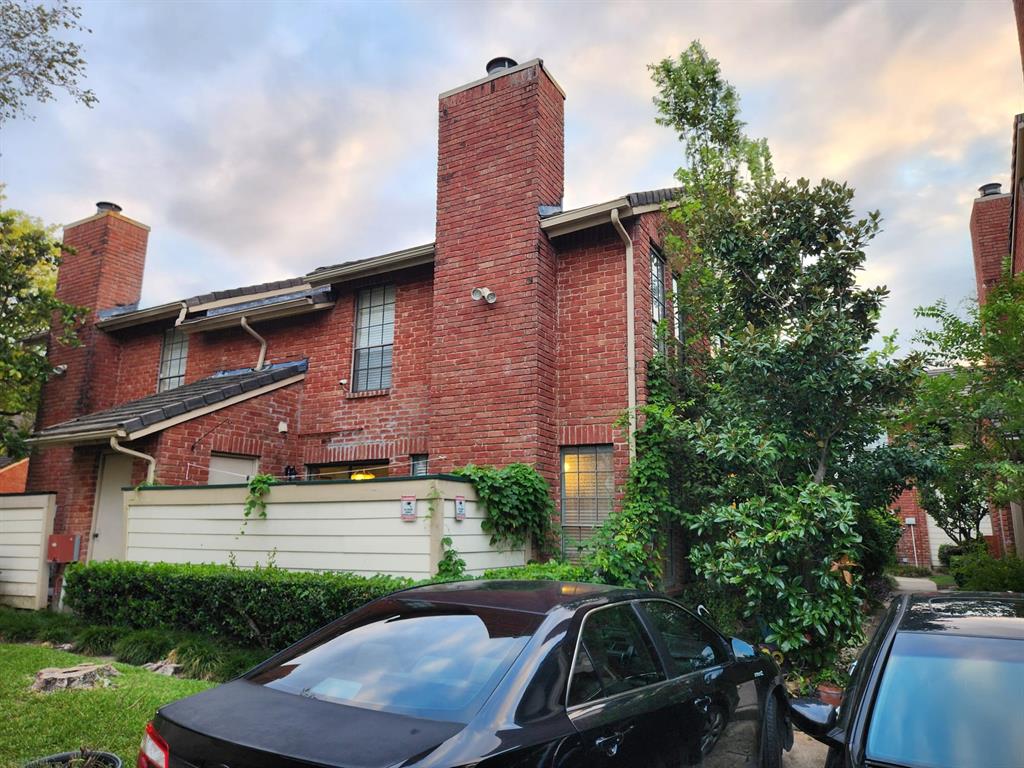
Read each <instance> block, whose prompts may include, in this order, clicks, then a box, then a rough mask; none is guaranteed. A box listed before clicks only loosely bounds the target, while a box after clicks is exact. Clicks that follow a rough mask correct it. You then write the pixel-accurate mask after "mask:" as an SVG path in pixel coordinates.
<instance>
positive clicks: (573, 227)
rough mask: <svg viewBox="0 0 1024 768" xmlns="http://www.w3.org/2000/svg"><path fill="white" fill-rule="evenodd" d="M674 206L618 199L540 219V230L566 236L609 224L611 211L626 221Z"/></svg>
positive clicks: (667, 203) (670, 202)
mask: <svg viewBox="0 0 1024 768" xmlns="http://www.w3.org/2000/svg"><path fill="white" fill-rule="evenodd" d="M676 205H678V203H677V202H675V201H668V202H665V203H652V204H649V205H637V206H632V205H630V204H629V199H628V198H625V197H620V198H618V199H616V200H609V201H608V202H606V203H598V204H597V205H588V206H586V207H584V208H575V209H573V210H571V211H566V212H565V213H556V214H555V215H554V216H548V217H547V218H546V219H541V222H540V228H541V229H542V230H544V231H545V232H546V233H547V234H548V237H560V236H561V235H568V234H571V233H573V232H579V231H580V230H583V229H590V228H592V227H599V226H602V225H604V224H609V223H610V222H611V213H612V211H613V210H617V211H618V212H619V218H620V219H628V218H630V217H632V216H639V215H640V214H643V213H651V212H653V211H660V210H662V209H663V208H665V207H668V208H673V207H675V206H676Z"/></svg>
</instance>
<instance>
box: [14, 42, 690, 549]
mask: <svg viewBox="0 0 1024 768" xmlns="http://www.w3.org/2000/svg"><path fill="white" fill-rule="evenodd" d="M564 99H565V95H564V93H563V91H562V90H561V88H560V87H559V85H558V84H557V83H556V82H555V80H554V79H553V78H552V76H551V74H550V73H549V72H548V71H547V70H546V69H545V67H544V65H543V63H542V62H541V61H540V60H533V61H529V62H527V63H525V64H521V65H516V64H514V63H512V64H511V65H509V64H508V62H507V61H506V62H504V65H501V64H499V65H498V67H497V68H495V67H491V66H489V67H488V74H487V76H486V77H484V78H482V79H480V80H477V81H475V82H472V83H469V84H467V85H464V86H461V87H458V88H455V89H453V90H450V91H447V92H445V93H442V94H441V95H440V99H439V104H438V121H439V146H438V172H437V219H436V239H435V241H434V242H433V243H426V244H422V245H416V246H414V247H410V248H407V249H404V250H402V251H398V252H394V253H387V254H383V255H379V256H371V257H370V258H364V259H361V260H358V261H348V262H344V263H340V264H337V265H334V266H326V267H321V268H319V269H316V270H314V271H313V272H311V273H309V274H306V275H301V276H296V277H295V278H294V279H291V280H285V281H280V282H276V283H269V284H263V285H257V286H248V287H244V288H238V289H234V290H227V291H218V292H213V293H209V294H206V295H203V296H196V297H192V298H187V299H183V300H181V301H175V302H170V303H167V304H163V305H160V306H154V307H147V308H139V306H138V303H139V298H140V291H141V286H142V280H143V272H144V266H145V260H146V245H147V239H148V236H149V227H147V226H146V225H145V224H142V223H140V222H137V221H134V220H133V219H131V218H129V217H128V216H126V215H124V214H123V213H122V212H121V209H120V208H119V207H118V206H116V205H114V204H110V203H100V204H98V208H97V211H96V213H95V214H94V215H92V216H89V217H88V218H85V219H82V220H81V221H77V222H75V223H73V224H70V225H68V226H67V227H66V228H65V230H64V241H65V243H67V244H68V245H70V246H73V247H74V249H75V252H74V253H73V254H71V255H68V256H67V257H66V258H65V260H64V263H63V264H62V266H61V269H60V273H59V277H58V283H57V294H58V296H59V297H60V298H61V299H62V300H64V301H67V302H70V303H72V304H77V305H81V306H85V307H88V308H89V310H90V312H91V315H90V319H89V320H88V322H87V323H86V326H85V328H84V330H83V332H82V334H81V338H82V344H81V346H79V347H75V348H68V347H65V346H61V345H59V344H58V343H57V342H56V341H54V340H53V339H52V338H51V339H50V342H49V344H50V346H49V356H50V359H51V361H52V363H53V365H54V367H55V371H57V372H58V374H57V375H55V376H54V377H52V378H51V380H50V381H49V382H48V383H47V385H46V387H45V390H44V392H43V398H42V405H41V408H40V410H39V414H38V420H37V432H36V434H35V436H34V450H33V455H32V458H31V463H30V468H29V477H28V489H29V490H30V491H54V492H56V494H57V512H56V518H55V532H57V533H74V534H79V535H81V537H82V548H81V556H82V558H83V559H85V558H89V557H95V558H106V557H117V556H118V552H120V551H122V550H123V546H124V541H123V537H124V532H123V526H121V525H120V522H119V521H120V516H121V515H122V512H121V509H122V507H121V500H120V489H121V488H122V487H123V486H128V485H134V484H137V483H139V482H140V481H142V480H144V479H146V477H147V475H148V476H150V477H153V478H155V479H156V481H158V482H159V483H162V484H174V485H196V484H208V483H210V484H212V483H221V482H242V481H244V480H245V478H246V476H249V475H252V474H253V473H255V472H257V471H259V472H265V473H270V474H274V475H278V476H284V477H295V478H298V479H303V478H310V479H315V478H321V479H322V478H328V479H347V478H352V477H353V476H354V475H356V476H357V477H370V476H375V477H379V476H383V475H390V476H396V475H417V474H426V473H443V472H447V471H449V470H451V469H452V468H455V467H458V466H461V465H465V464H468V463H470V462H473V463H477V464H484V463H486V464H496V465H502V464H506V463H509V462H516V461H521V462H527V463H530V464H533V465H536V467H537V468H538V469H539V470H540V472H541V473H543V475H544V476H545V477H546V478H547V479H548V480H549V481H550V483H551V485H552V489H553V493H554V495H555V497H556V502H557V507H558V511H559V515H560V524H561V530H562V537H563V542H564V546H565V548H566V549H567V550H570V551H571V550H572V548H573V543H574V542H576V541H578V540H579V539H582V538H586V537H587V536H588V535H589V533H590V531H591V530H592V529H593V527H594V526H595V525H597V524H599V523H600V522H601V520H602V519H604V517H606V516H607V514H608V513H609V512H610V511H611V510H612V509H613V508H614V506H615V504H616V501H617V493H618V490H617V489H619V488H620V486H621V484H622V483H623V481H624V480H625V477H626V470H627V467H628V464H629V459H630V451H631V436H630V434H629V431H630V430H629V428H626V429H622V428H620V427H617V426H616V422H617V421H618V419H619V418H620V417H621V415H622V414H623V412H625V411H626V410H627V409H628V408H629V407H630V406H634V405H637V404H641V405H642V404H643V403H644V401H645V366H646V361H648V360H649V358H650V357H651V355H652V352H653V347H654V328H655V327H656V324H657V323H658V321H659V320H661V319H662V318H667V319H668V322H669V324H670V325H671V323H672V322H673V315H674V313H673V312H671V311H669V309H668V308H669V306H670V303H669V302H670V298H671V296H670V291H669V288H670V286H671V280H672V275H671V273H670V271H669V270H668V268H667V266H666V263H665V260H664V259H663V258H662V256H661V255H660V253H659V251H658V242H659V238H660V234H659V229H660V225H661V223H662V213H661V210H662V206H663V204H664V203H666V201H670V200H671V197H672V190H658V191H654V192H644V193H638V194H629V195H624V196H623V197H621V198H618V199H615V200H610V201H607V202H603V203H599V204H595V205H589V206H586V207H583V208H578V209H575V210H562V207H561V203H562V197H563V167H564V163H563V143H564V142H563V104H564Z"/></svg>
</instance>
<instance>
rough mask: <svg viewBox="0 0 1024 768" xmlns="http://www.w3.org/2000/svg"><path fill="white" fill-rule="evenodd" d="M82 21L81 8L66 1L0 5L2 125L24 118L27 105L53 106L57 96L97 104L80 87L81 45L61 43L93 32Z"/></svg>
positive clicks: (2, 1)
mask: <svg viewBox="0 0 1024 768" xmlns="http://www.w3.org/2000/svg"><path fill="white" fill-rule="evenodd" d="M81 18H82V10H81V8H79V7H78V6H76V5H72V4H71V3H69V2H67V0H55V1H54V2H50V3H37V4H33V3H31V2H26V1H25V0H0V125H3V124H4V123H5V122H7V121H8V120H12V119H14V118H16V117H20V116H23V115H26V114H28V102H29V101H38V102H40V103H43V102H47V101H52V100H53V99H55V98H56V93H55V92H56V91H66V92H67V93H68V94H70V95H71V97H72V98H74V99H75V101H78V102H81V103H82V104H85V105H86V106H87V107H91V106H92V105H93V104H95V103H96V101H97V99H96V94H94V93H93V92H92V91H91V90H88V89H83V88H82V87H81V85H80V81H81V79H82V77H83V76H84V75H85V59H84V58H83V55H82V53H83V51H82V46H81V44H80V43H77V42H75V41H74V40H67V39H64V36H65V35H69V34H71V35H73V34H77V33H81V32H85V33H88V32H91V30H89V29H88V28H87V27H85V26H84V25H83V24H82V23H81Z"/></svg>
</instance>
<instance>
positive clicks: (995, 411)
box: [904, 263, 1024, 542]
mask: <svg viewBox="0 0 1024 768" xmlns="http://www.w3.org/2000/svg"><path fill="white" fill-rule="evenodd" d="M917 315H918V316H919V317H921V318H924V319H927V320H930V321H932V322H933V323H934V327H933V328H932V329H931V330H928V331H924V332H922V333H921V334H919V335H918V341H919V342H920V343H921V345H922V346H923V348H924V350H925V354H926V357H927V360H928V362H929V363H930V364H931V365H932V366H935V367H936V369H937V370H935V371H932V372H931V374H930V375H927V376H922V377H921V380H920V382H919V386H918V389H917V392H916V397H915V398H914V400H913V401H912V403H911V404H910V406H909V407H908V409H907V411H906V413H905V415H904V418H905V420H906V423H907V424H908V425H910V429H909V431H908V435H907V439H911V440H917V441H919V442H921V443H922V444H928V443H931V444H934V445H937V446H938V447H939V449H940V450H941V451H942V456H943V461H942V463H941V464H942V465H941V469H940V471H939V472H938V473H937V475H936V477H935V478H934V479H933V480H932V481H930V482H926V483H923V484H922V488H921V491H922V501H923V502H924V503H925V505H926V506H925V508H926V509H927V511H928V512H929V514H931V515H932V516H933V517H934V518H935V519H936V522H938V524H939V526H940V527H941V528H942V529H943V530H945V531H946V533H947V534H948V535H949V536H950V538H952V539H953V540H954V541H957V542H961V541H963V540H966V539H971V538H978V537H979V536H980V533H979V525H980V522H981V518H982V517H983V516H984V514H985V513H986V512H987V510H988V501H989V500H991V501H992V502H994V503H996V504H1008V503H1016V504H1024V275H1020V274H1018V275H1016V276H1014V275H1012V274H1011V271H1010V267H1009V263H1007V264H1006V266H1005V268H1004V272H1003V277H1002V280H1001V281H1000V282H998V283H996V284H995V285H994V286H992V288H991V289H990V290H989V293H988V295H987V297H986V301H985V303H984V304H978V303H977V302H975V303H972V304H971V305H969V306H968V307H967V311H966V313H965V314H964V315H961V314H959V313H957V312H955V311H954V310H952V309H950V307H949V306H948V305H947V304H945V303H943V302H938V303H936V304H933V305H932V306H929V307H923V308H920V309H918V311H917Z"/></svg>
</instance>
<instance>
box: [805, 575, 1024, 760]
mask: <svg viewBox="0 0 1024 768" xmlns="http://www.w3.org/2000/svg"><path fill="white" fill-rule="evenodd" d="M792 718H793V723H794V725H796V726H797V727H798V728H800V729H801V730H803V731H806V732H807V733H808V734H810V735H811V736H813V737H814V738H816V739H818V740H819V741H822V742H824V743H825V744H827V745H829V747H830V749H829V754H828V760H827V762H826V765H827V766H828V768H854V767H856V768H862V767H864V768H890V766H901V767H902V766H913V768H1024V595H1015V594H1012V593H1009V592H1007V593H1000V594H980V593H954V594H949V593H947V594H939V593H935V594H924V595H913V596H904V597H901V598H899V599H897V600H894V601H893V604H892V605H891V606H890V608H889V612H888V613H887V614H886V615H885V617H884V619H883V620H882V623H881V624H880V626H879V627H878V629H877V631H876V632H875V635H874V637H873V638H872V640H871V642H870V643H869V644H868V646H867V647H866V648H865V649H864V651H863V653H862V654H861V657H860V659H858V661H857V666H856V668H855V669H854V674H853V677H852V679H851V681H850V686H849V688H848V689H847V693H846V696H845V697H844V699H843V703H842V706H841V707H840V708H839V709H838V710H836V709H835V708H833V707H831V706H828V705H825V704H822V703H820V702H817V701H814V700H811V699H796V700H794V701H793V702H792Z"/></svg>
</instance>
